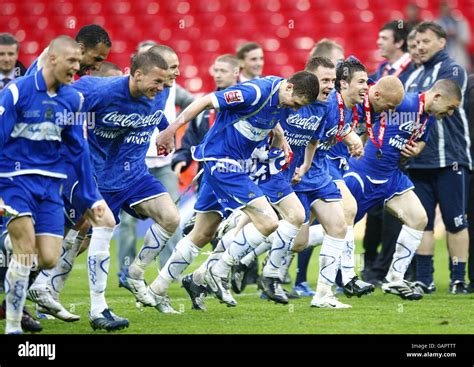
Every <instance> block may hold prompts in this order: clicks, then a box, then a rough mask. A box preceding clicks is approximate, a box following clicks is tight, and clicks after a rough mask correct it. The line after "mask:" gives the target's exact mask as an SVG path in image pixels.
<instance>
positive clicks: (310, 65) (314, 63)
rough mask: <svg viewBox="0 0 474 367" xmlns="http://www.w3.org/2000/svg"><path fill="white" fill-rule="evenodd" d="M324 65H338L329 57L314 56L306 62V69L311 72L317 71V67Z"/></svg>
mask: <svg viewBox="0 0 474 367" xmlns="http://www.w3.org/2000/svg"><path fill="white" fill-rule="evenodd" d="M320 66H322V67H323V68H328V69H334V68H335V67H336V66H335V65H334V63H333V62H332V61H331V60H329V59H328V58H327V57H318V56H316V57H312V58H310V59H309V60H308V61H307V62H306V66H305V68H304V69H305V70H306V71H309V72H314V71H316V69H317V68H319V67H320Z"/></svg>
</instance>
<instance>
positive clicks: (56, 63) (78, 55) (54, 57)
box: [45, 36, 82, 85]
mask: <svg viewBox="0 0 474 367" xmlns="http://www.w3.org/2000/svg"><path fill="white" fill-rule="evenodd" d="M81 60H82V51H81V47H80V46H79V44H78V43H77V42H76V41H75V40H74V39H72V38H71V37H68V36H59V37H57V38H55V39H54V40H52V41H51V43H50V44H49V47H48V58H47V61H46V64H45V71H46V79H48V80H50V81H51V84H52V85H55V84H71V83H72V82H73V80H74V75H75V74H76V73H77V72H78V71H79V69H80V66H81V64H80V63H81Z"/></svg>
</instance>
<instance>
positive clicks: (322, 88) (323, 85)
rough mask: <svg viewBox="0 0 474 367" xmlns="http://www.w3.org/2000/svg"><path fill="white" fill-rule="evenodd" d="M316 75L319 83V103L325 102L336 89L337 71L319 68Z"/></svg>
mask: <svg viewBox="0 0 474 367" xmlns="http://www.w3.org/2000/svg"><path fill="white" fill-rule="evenodd" d="M314 74H315V75H316V77H317V78H318V81H319V95H318V101H321V102H325V101H327V99H328V96H329V93H331V91H332V90H333V89H334V83H335V82H336V69H335V68H326V67H324V66H318V68H317V69H316V71H315V72H314Z"/></svg>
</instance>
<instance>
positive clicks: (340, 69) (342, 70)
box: [335, 56, 367, 92]
mask: <svg viewBox="0 0 474 367" xmlns="http://www.w3.org/2000/svg"><path fill="white" fill-rule="evenodd" d="M358 71H364V72H367V69H366V67H365V66H364V65H363V64H362V63H361V62H360V61H359V60H357V59H356V58H355V57H353V56H349V57H348V58H347V59H345V60H344V61H341V62H339V63H338V64H337V66H336V83H335V87H336V90H337V91H338V92H340V91H341V80H345V81H346V82H347V83H350V82H351V80H352V77H353V76H354V73H356V72H358Z"/></svg>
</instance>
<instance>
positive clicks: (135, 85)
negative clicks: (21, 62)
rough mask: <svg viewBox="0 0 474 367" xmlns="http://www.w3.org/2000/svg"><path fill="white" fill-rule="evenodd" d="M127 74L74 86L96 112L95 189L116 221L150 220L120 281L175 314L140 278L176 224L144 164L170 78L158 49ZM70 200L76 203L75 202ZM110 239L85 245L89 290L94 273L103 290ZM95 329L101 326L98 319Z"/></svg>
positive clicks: (97, 308) (97, 309)
mask: <svg viewBox="0 0 474 367" xmlns="http://www.w3.org/2000/svg"><path fill="white" fill-rule="evenodd" d="M130 73H131V74H130V76H124V77H112V78H95V77H83V78H81V80H79V81H78V82H76V83H75V84H74V87H75V88H76V89H78V90H80V91H82V92H83V93H84V95H85V97H86V101H87V103H86V106H85V108H86V109H88V110H89V111H92V112H94V114H95V115H94V116H95V127H94V130H93V134H92V137H91V139H90V140H91V152H92V160H93V162H94V168H95V173H96V177H97V184H98V187H99V190H100V192H101V194H102V195H103V197H104V199H105V201H106V202H107V203H108V205H109V207H110V209H111V210H112V212H113V214H114V217H115V221H116V222H117V223H119V222H120V219H119V212H120V210H121V209H123V210H125V211H127V212H128V213H129V214H131V215H132V216H135V217H137V218H139V219H144V218H151V219H153V220H154V222H155V223H154V224H152V226H151V227H150V228H149V229H148V231H147V233H146V234H145V239H144V244H143V247H142V249H141V251H140V252H139V254H138V256H137V258H136V259H135V261H134V262H133V263H132V265H131V266H130V267H129V269H128V271H127V272H126V273H124V279H123V282H122V283H123V284H124V285H126V288H127V289H129V290H131V291H132V293H133V294H134V295H135V296H136V297H137V299H138V300H139V301H141V302H142V303H143V304H145V305H148V306H153V307H156V308H157V309H159V310H160V311H162V312H166V313H174V312H175V311H174V310H173V309H172V308H171V306H170V305H169V303H168V300H167V299H164V298H162V297H160V296H157V295H155V294H153V293H148V292H147V289H146V286H145V281H144V279H143V276H144V272H145V268H146V267H147V265H149V264H150V263H151V262H152V261H153V260H154V259H155V258H156V256H157V255H158V254H159V253H160V251H161V250H162V249H163V247H164V246H165V244H166V242H167V241H168V240H169V238H170V237H171V236H172V234H173V233H174V231H175V230H176V227H177V225H178V223H179V213H178V210H177V208H176V206H175V205H174V203H173V201H172V200H171V198H170V196H169V194H168V193H167V192H166V189H165V188H164V186H163V185H162V184H161V183H160V182H159V181H157V180H156V179H155V178H154V177H153V176H152V175H151V174H150V173H149V172H148V168H147V166H146V164H145V155H146V152H147V149H148V146H149V142H150V138H151V135H152V133H153V131H154V129H155V128H158V129H160V130H162V129H164V128H166V127H167V126H168V122H167V120H166V118H165V116H164V113H163V110H164V106H165V103H166V99H167V97H168V91H169V89H164V82H165V80H166V79H167V78H168V77H169V75H168V65H167V63H166V61H165V60H164V59H163V58H162V57H161V56H160V54H159V52H157V51H155V50H154V49H153V48H151V49H150V50H148V51H147V52H145V53H141V54H139V55H137V56H136V57H135V58H134V59H133V61H132V67H131V70H130ZM71 204H72V205H73V206H75V205H78V206H79V207H80V206H81V204H80V202H78V203H74V202H73V203H71ZM109 242H110V238H108V240H105V238H104V241H103V242H102V243H98V246H97V247H96V248H95V249H91V248H89V255H88V258H89V259H92V260H94V259H95V261H91V260H89V261H88V263H89V264H91V263H92V264H97V266H96V267H95V269H93V270H95V271H93V270H90V276H91V277H93V276H95V278H96V280H95V282H92V281H91V286H93V289H92V290H91V294H92V292H94V293H98V292H99V290H100V287H99V286H97V283H98V282H99V277H101V278H100V280H101V281H103V284H102V289H101V290H103V289H104V288H105V284H106V279H107V272H104V271H103V270H104V269H103V266H102V265H101V263H102V262H106V259H108V257H109ZM91 250H92V251H91ZM99 265H100V266H99ZM90 267H91V266H89V268H90ZM94 273H95V274H94ZM95 295H96V294H95ZM92 306H93V307H94V309H93V310H91V317H90V319H91V323H93V321H94V320H95V319H96V318H100V316H101V313H102V314H103V312H102V307H104V306H106V304H105V299H104V298H102V302H101V303H97V304H96V305H94V304H93V305H92ZM106 309H107V308H106ZM104 316H105V318H108V317H107V315H104ZM112 317H114V315H112ZM114 318H115V317H114ZM93 327H94V325H93ZM96 327H100V322H97V325H96Z"/></svg>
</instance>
